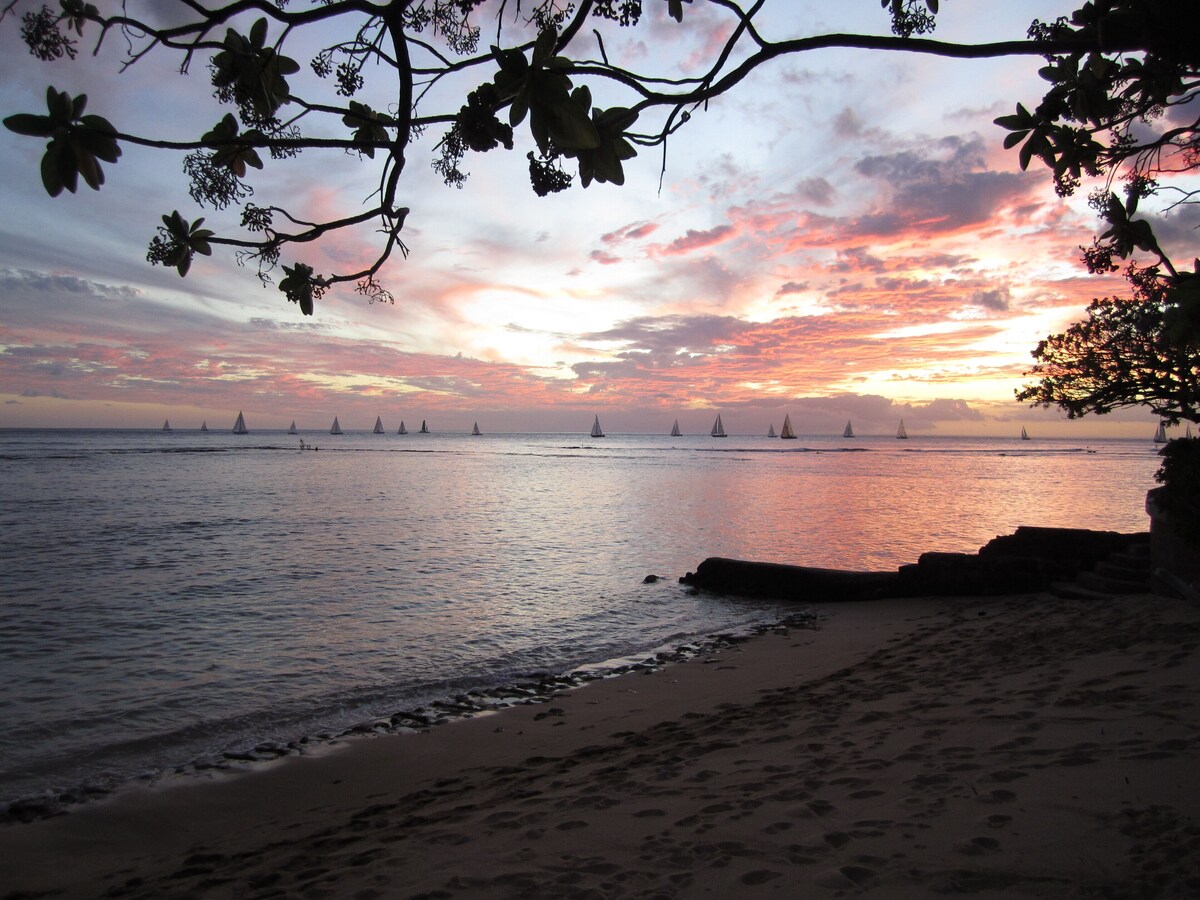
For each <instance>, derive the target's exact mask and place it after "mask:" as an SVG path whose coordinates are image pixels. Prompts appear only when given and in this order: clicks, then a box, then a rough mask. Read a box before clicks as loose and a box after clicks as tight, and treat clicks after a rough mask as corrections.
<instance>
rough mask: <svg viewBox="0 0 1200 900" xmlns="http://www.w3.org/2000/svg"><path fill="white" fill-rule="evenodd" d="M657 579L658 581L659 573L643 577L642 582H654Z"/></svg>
mask: <svg viewBox="0 0 1200 900" xmlns="http://www.w3.org/2000/svg"><path fill="white" fill-rule="evenodd" d="M656 581H658V576H657V575H647V576H646V577H645V578H643V579H642V584H654V583H655V582H656Z"/></svg>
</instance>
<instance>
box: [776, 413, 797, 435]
mask: <svg viewBox="0 0 1200 900" xmlns="http://www.w3.org/2000/svg"><path fill="white" fill-rule="evenodd" d="M779 437H780V439H781V440H785V441H794V440H795V439H796V432H794V431H792V416H791V413H788V415H786V416H784V417H783V429H782V430H781V431H780V432H779Z"/></svg>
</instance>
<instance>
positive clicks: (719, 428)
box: [712, 413, 725, 437]
mask: <svg viewBox="0 0 1200 900" xmlns="http://www.w3.org/2000/svg"><path fill="white" fill-rule="evenodd" d="M712 436H713V437H725V426H724V425H722V424H721V414H720V413H717V421H715V422H713V427H712Z"/></svg>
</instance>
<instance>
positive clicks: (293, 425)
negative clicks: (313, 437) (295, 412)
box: [288, 419, 299, 434]
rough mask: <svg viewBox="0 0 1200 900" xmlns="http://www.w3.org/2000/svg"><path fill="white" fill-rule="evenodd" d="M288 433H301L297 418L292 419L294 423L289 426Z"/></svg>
mask: <svg viewBox="0 0 1200 900" xmlns="http://www.w3.org/2000/svg"><path fill="white" fill-rule="evenodd" d="M288 434H299V432H298V431H296V420H295V419H292V425H291V427H290V428H288Z"/></svg>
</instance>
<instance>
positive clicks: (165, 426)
mask: <svg viewBox="0 0 1200 900" xmlns="http://www.w3.org/2000/svg"><path fill="white" fill-rule="evenodd" d="M170 430H171V420H170V419H163V431H170Z"/></svg>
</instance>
